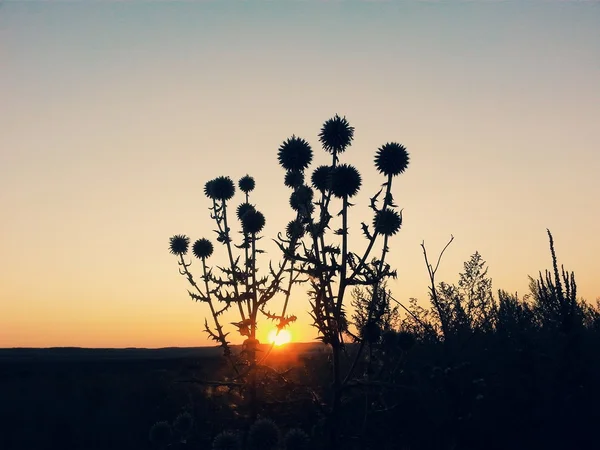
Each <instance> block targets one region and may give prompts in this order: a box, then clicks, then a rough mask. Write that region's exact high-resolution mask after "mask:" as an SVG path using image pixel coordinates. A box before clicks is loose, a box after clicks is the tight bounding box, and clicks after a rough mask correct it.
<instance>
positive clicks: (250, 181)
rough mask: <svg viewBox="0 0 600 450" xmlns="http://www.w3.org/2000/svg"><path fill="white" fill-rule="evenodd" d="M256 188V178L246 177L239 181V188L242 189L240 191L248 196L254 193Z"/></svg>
mask: <svg viewBox="0 0 600 450" xmlns="http://www.w3.org/2000/svg"><path fill="white" fill-rule="evenodd" d="M254 186H255V183H254V178H253V177H251V176H250V175H244V176H243V177H242V178H240V180H239V181H238V187H239V188H240V191H242V192H243V193H244V194H248V193H249V192H252V191H253V190H254Z"/></svg>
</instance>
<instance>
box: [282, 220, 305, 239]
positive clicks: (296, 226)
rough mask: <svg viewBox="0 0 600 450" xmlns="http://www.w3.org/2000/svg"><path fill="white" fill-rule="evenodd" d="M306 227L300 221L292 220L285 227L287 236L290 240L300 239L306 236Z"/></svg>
mask: <svg viewBox="0 0 600 450" xmlns="http://www.w3.org/2000/svg"><path fill="white" fill-rule="evenodd" d="M304 232H305V230H304V225H302V222H300V221H299V220H291V221H290V222H288V224H287V226H286V227H285V234H286V236H287V237H288V239H300V238H302V237H303V236H304Z"/></svg>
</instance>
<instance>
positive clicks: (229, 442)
mask: <svg viewBox="0 0 600 450" xmlns="http://www.w3.org/2000/svg"><path fill="white" fill-rule="evenodd" d="M212 449H213V450H242V440H241V438H240V436H239V434H238V433H235V432H232V431H223V432H221V433H219V434H218V435H217V436H215V439H214V440H213V443H212Z"/></svg>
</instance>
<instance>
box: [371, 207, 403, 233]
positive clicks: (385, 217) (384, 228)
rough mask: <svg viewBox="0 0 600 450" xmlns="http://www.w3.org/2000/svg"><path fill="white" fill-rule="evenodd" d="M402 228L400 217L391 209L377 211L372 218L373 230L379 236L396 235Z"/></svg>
mask: <svg viewBox="0 0 600 450" xmlns="http://www.w3.org/2000/svg"><path fill="white" fill-rule="evenodd" d="M401 226H402V215H401V214H398V212H396V211H394V210H393V209H389V208H385V209H382V210H381V211H377V213H376V214H375V217H374V218H373V228H375V231H376V232H377V233H379V234H383V235H384V236H392V235H394V234H396V233H397V232H398V231H399V230H400V227H401Z"/></svg>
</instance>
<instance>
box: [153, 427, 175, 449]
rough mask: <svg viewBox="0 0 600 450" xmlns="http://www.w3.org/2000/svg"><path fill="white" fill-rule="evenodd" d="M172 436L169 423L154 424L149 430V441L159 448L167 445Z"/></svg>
mask: <svg viewBox="0 0 600 450" xmlns="http://www.w3.org/2000/svg"><path fill="white" fill-rule="evenodd" d="M172 434H173V432H172V430H171V425H169V422H166V421H162V422H156V423H155V424H154V425H152V428H150V441H151V442H152V443H154V444H156V445H157V446H159V447H164V446H166V445H168V444H169V441H170V440H171V435H172Z"/></svg>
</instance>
